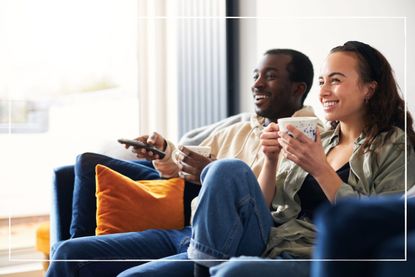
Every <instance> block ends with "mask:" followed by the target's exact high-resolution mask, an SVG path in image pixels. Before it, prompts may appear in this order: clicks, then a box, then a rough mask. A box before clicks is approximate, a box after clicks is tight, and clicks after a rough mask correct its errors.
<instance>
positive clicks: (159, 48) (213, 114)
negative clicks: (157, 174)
mask: <svg viewBox="0 0 415 277" xmlns="http://www.w3.org/2000/svg"><path fill="white" fill-rule="evenodd" d="M225 4H226V2H225V1H223V0H210V1H203V0H168V1H166V0H140V1H139V6H138V10H139V11H138V14H139V20H138V24H139V26H138V32H139V36H138V40H139V41H138V47H139V49H138V53H139V54H138V63H139V71H138V72H139V73H138V75H139V102H140V118H139V124H140V132H141V133H142V134H148V133H150V132H152V131H158V132H160V133H161V134H163V135H164V136H165V137H168V138H170V139H172V140H175V139H178V138H179V136H181V135H183V134H184V132H186V131H188V130H190V129H193V128H196V127H199V126H203V125H206V124H209V123H212V122H215V121H218V120H220V119H222V118H224V117H226V109H227V96H226V17H225V15H226V8H225V6H226V5H225Z"/></svg>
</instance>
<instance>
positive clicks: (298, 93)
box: [292, 82, 307, 99]
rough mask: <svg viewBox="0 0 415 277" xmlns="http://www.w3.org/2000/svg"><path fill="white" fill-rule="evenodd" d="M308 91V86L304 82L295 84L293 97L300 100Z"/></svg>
mask: <svg viewBox="0 0 415 277" xmlns="http://www.w3.org/2000/svg"><path fill="white" fill-rule="evenodd" d="M306 89H307V85H306V83H304V82H296V83H293V89H292V92H293V96H295V97H296V98H298V99H301V98H302V97H303V95H304V93H305V91H306Z"/></svg>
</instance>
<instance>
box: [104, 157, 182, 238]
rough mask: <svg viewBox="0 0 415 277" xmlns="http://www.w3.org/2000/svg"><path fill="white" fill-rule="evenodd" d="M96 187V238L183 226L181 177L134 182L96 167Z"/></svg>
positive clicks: (114, 172)
mask: <svg viewBox="0 0 415 277" xmlns="http://www.w3.org/2000/svg"><path fill="white" fill-rule="evenodd" d="M96 184H97V189H96V191H97V192H96V196H97V228H96V235H104V234H112V233H121V232H133V231H143V230H146V229H181V228H183V227H184V216H183V191H184V180H183V179H181V178H173V179H168V180H142V181H134V180H132V179H130V178H128V177H126V176H124V175H122V174H120V173H118V172H116V171H114V170H111V169H110V168H108V167H106V166H103V165H97V167H96Z"/></svg>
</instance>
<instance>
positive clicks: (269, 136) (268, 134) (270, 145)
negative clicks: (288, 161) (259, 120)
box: [260, 122, 281, 164]
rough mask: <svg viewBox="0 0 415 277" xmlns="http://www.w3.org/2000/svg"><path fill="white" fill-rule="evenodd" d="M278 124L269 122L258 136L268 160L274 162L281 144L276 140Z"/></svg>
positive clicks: (276, 160) (276, 159) (277, 137)
mask: <svg viewBox="0 0 415 277" xmlns="http://www.w3.org/2000/svg"><path fill="white" fill-rule="evenodd" d="M278 131H279V126H278V124H276V123H274V122H271V123H270V124H269V125H268V126H267V127H265V129H264V131H263V132H262V134H261V136H260V141H261V146H262V151H263V152H264V154H265V157H266V158H267V159H268V161H270V162H272V163H273V164H276V163H277V162H278V156H279V154H280V151H281V145H280V143H279V142H278V139H279V137H280V136H279V134H278Z"/></svg>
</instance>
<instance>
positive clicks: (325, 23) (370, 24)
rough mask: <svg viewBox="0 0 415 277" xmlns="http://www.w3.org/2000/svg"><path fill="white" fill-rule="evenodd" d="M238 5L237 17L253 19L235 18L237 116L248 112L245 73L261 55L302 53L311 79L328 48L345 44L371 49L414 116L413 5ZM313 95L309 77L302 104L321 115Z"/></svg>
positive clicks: (375, 0) (339, 1)
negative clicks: (311, 69)
mask: <svg viewBox="0 0 415 277" xmlns="http://www.w3.org/2000/svg"><path fill="white" fill-rule="evenodd" d="M241 5H242V7H241V11H242V15H243V16H256V17H257V20H256V21H255V22H254V21H252V19H248V18H247V19H240V20H243V21H245V22H244V24H242V28H243V31H242V33H243V35H242V36H241V38H242V44H243V45H244V47H243V48H242V51H241V52H242V53H241V58H242V59H243V63H242V64H241V68H240V72H241V74H245V75H241V76H242V88H246V90H242V93H243V95H246V96H242V98H243V100H242V101H241V105H240V108H241V110H242V111H246V110H252V108H253V107H252V100H251V96H250V94H249V93H248V92H249V87H250V84H251V81H252V77H251V76H252V74H251V72H252V68H253V67H254V66H255V63H256V60H258V58H259V57H260V56H261V55H262V53H263V52H264V51H265V50H267V49H269V48H294V49H297V50H300V51H303V52H304V53H306V54H307V55H308V56H309V57H310V59H311V61H312V62H313V64H314V68H315V76H318V75H319V74H320V67H321V65H322V63H323V61H324V59H325V57H326V55H327V53H328V52H329V50H330V49H331V48H333V47H334V46H337V45H341V44H343V43H344V42H346V41H348V40H360V41H363V42H366V43H368V44H370V45H372V46H373V47H375V48H377V49H378V50H379V51H381V52H382V53H383V54H384V55H385V56H386V58H387V59H388V60H389V62H390V63H391V65H392V67H393V68H394V70H395V74H396V78H397V81H398V83H399V85H400V87H401V89H402V93H406V96H407V101H408V106H409V109H410V111H411V112H412V113H413V114H415V94H414V93H413V91H414V90H415V79H414V78H411V76H412V74H411V72H414V71H415V51H414V50H412V49H415V38H414V37H413V35H412V34H413V33H414V31H415V2H414V1H410V0H395V1H389V0H366V1H361V0H349V1H344V0H331V1H324V0H313V1H280V0H257V1H256V2H255V4H252V1H251V2H249V3H248V1H242V2H241ZM249 5H251V6H252V5H254V9H252V8H251V9H249V8H248V6H249ZM405 17H406V18H405ZM250 21H252V23H249V22H250ZM253 24H255V25H253ZM253 26H254V27H253ZM247 41H250V42H251V43H252V42H255V46H251V47H247V45H248V46H250V44H247V43H246V42H247ZM405 47H406V48H405ZM405 52H406V53H405ZM405 55H406V56H405ZM405 60H406V63H405ZM405 66H406V78H405ZM246 74H248V75H246ZM245 80H247V81H245ZM405 81H406V84H405ZM405 88H406V90H405ZM411 92H412V93H411ZM317 94H318V85H317V78H315V81H314V84H313V88H312V90H311V92H310V95H309V97H308V99H307V104H311V105H313V106H314V107H315V108H316V111H317V114H318V115H320V116H321V115H322V109H321V107H320V104H319V103H318V101H317Z"/></svg>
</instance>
